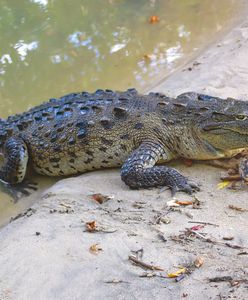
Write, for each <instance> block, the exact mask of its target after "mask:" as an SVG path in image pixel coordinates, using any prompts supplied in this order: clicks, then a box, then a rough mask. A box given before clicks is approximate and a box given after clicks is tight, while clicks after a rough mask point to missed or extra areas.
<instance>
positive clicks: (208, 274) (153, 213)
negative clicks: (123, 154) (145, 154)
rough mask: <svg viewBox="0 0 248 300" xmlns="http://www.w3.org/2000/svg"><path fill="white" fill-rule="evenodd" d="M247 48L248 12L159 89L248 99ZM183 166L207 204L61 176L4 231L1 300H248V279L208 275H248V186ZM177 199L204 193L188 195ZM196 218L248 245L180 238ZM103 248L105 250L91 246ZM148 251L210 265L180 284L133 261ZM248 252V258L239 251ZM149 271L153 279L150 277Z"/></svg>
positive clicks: (112, 174)
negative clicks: (239, 187) (223, 185)
mask: <svg viewBox="0 0 248 300" xmlns="http://www.w3.org/2000/svg"><path fill="white" fill-rule="evenodd" d="M247 46H248V19H247V20H243V17H242V18H241V19H240V23H239V24H238V22H237V24H236V25H235V27H234V28H233V29H232V30H231V31H230V32H228V33H227V34H225V35H224V36H222V37H221V38H220V39H219V40H218V41H217V42H215V43H213V44H212V45H211V46H209V47H207V49H206V50H205V51H204V52H203V53H201V54H200V55H199V56H198V57H197V58H195V59H193V60H192V61H191V62H190V63H188V64H187V65H185V66H184V67H183V68H182V69H180V70H177V71H176V72H174V73H173V74H171V75H170V76H169V77H168V78H166V79H165V80H163V82H160V83H159V84H157V85H156V87H154V88H153V89H152V90H153V91H156V92H163V93H165V94H169V95H170V96H177V95H179V94H180V93H183V92H187V91H195V92H200V93H205V94H210V95H214V96H220V97H234V98H241V99H245V98H246V99H247V100H248V84H247V82H248V56H247ZM175 91H176V94H175ZM177 168H178V170H179V171H181V172H182V173H183V174H185V175H186V176H188V177H190V178H191V179H193V180H195V181H197V182H199V183H200V184H201V191H200V192H199V193H197V194H196V195H195V196H196V197H197V199H198V200H199V201H200V204H199V209H195V208H193V207H192V206H188V207H180V208H179V210H174V211H173V210H168V207H167V205H166V203H167V202H168V201H170V200H171V196H170V192H169V191H165V192H163V193H159V191H158V190H157V189H154V190H141V191H134V190H130V189H128V187H126V186H125V184H124V183H123V182H121V179H120V176H119V170H103V171H96V172H91V173H86V174H83V175H81V176H78V177H73V178H68V179H64V180H60V181H59V182H57V183H56V184H55V185H53V186H52V187H51V188H49V189H48V190H47V191H45V192H44V193H43V195H42V197H40V199H38V200H37V202H36V203H35V204H34V205H33V206H32V210H29V213H28V214H27V215H24V216H23V217H20V218H18V219H17V220H15V221H13V222H11V223H9V224H8V225H6V226H5V227H4V228H2V229H1V231H0V244H1V247H0V264H1V270H0V278H1V279H0V299H4V300H5V299H10V300H11V299H18V300H19V299H99V298H103V299H108V298H110V297H111V298H113V299H114V298H116V299H133V298H139V299H140V298H143V299H151V298H154V299H163V298H165V297H166V299H178V298H181V297H184V296H183V295H187V296H185V297H186V299H220V298H221V299H227V298H228V297H236V298H237V299H245V298H246V297H247V288H246V284H242V283H241V284H240V285H238V286H235V287H232V286H231V285H230V283H229V282H219V283H209V282H208V278H212V277H216V276H220V277H221V276H231V277H232V278H233V279H238V278H240V279H241V278H247V275H248V265H247V251H248V250H247V249H248V242H247V241H248V232H247V228H248V218H247V214H248V212H247V211H244V212H241V211H235V210H232V209H230V205H235V206H236V207H241V208H243V209H246V210H248V203H247V201H246V200H247V190H246V191H245V190H244V191H236V192H234V191H230V190H228V189H217V184H218V183H219V177H220V171H221V170H220V169H216V168H214V167H210V166H206V165H204V164H195V165H193V166H192V167H187V166H184V165H182V164H181V163H177ZM96 187H97V188H96ZM93 193H102V194H103V195H108V196H113V197H112V198H110V199H109V200H108V201H107V202H104V203H103V204H99V203H97V202H96V201H94V200H92V197H91V196H90V195H91V194H93ZM176 198H177V199H180V200H181V201H192V199H194V197H192V196H188V195H185V194H181V193H179V194H177V196H176ZM158 220H159V221H158ZM163 220H164V221H163ZM166 220H169V221H168V222H169V223H167V222H166ZM92 221H96V224H97V226H99V228H105V229H104V230H105V231H104V230H103V231H99V232H92V233H91V232H87V230H86V227H85V224H86V223H87V222H92ZM192 221H193V222H196V223H197V221H202V222H206V223H208V224H214V225H207V224H205V227H204V228H202V229H201V231H199V233H201V234H206V236H207V237H211V238H212V239H215V240H218V241H223V237H233V240H232V241H231V242H230V243H232V244H235V245H239V246H240V247H241V248H240V249H234V248H230V247H226V246H223V245H220V244H218V245H215V244H211V243H207V242H206V241H202V240H201V239H197V238H195V239H194V238H192V237H191V239H192V241H186V240H185V241H184V240H183V241H180V240H179V241H177V242H176V241H175V240H173V239H172V238H171V237H172V236H179V235H180V234H181V233H182V232H183V231H184V230H185V228H189V227H192V226H193V225H194V224H190V222H192ZM161 236H162V237H163V238H162V239H161ZM96 244H98V245H99V246H100V248H101V249H102V250H100V251H99V252H98V253H92V251H89V249H90V247H92V245H96ZM141 248H142V249H143V251H144V255H143V258H142V259H143V260H144V261H145V262H147V263H148V264H154V265H156V266H160V267H161V268H162V269H164V270H165V272H162V273H163V274H167V272H172V271H175V270H177V268H176V267H175V266H178V265H185V264H188V263H189V262H192V261H194V260H195V259H196V258H197V257H201V258H202V259H203V261H204V263H203V265H202V266H201V267H200V268H199V269H196V270H195V271H194V273H192V274H190V275H188V276H187V277H186V278H185V279H183V280H182V281H180V282H175V280H174V279H165V278H161V277H153V275H152V273H157V274H158V272H151V271H149V272H148V271H147V270H146V271H145V270H143V269H142V268H140V267H138V266H135V265H133V264H131V262H130V261H129V260H128V256H129V255H130V254H132V252H131V251H133V250H134V251H137V250H139V249H141ZM242 251H243V252H244V253H245V252H246V254H244V255H239V253H241V252H242ZM146 272H148V273H147V274H148V275H147V276H148V277H141V276H145V275H144V273H146ZM149 274H150V275H149ZM149 276H150V277H149ZM199 295H201V297H199Z"/></svg>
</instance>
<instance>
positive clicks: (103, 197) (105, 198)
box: [91, 193, 113, 204]
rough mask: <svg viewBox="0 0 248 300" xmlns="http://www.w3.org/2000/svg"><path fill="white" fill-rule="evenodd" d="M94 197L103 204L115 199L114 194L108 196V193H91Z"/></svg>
mask: <svg viewBox="0 0 248 300" xmlns="http://www.w3.org/2000/svg"><path fill="white" fill-rule="evenodd" d="M91 197H92V199H93V200H95V201H97V202H98V203H100V204H103V203H104V202H106V201H108V200H110V199H113V196H106V195H103V194H100V193H98V194H92V195H91Z"/></svg>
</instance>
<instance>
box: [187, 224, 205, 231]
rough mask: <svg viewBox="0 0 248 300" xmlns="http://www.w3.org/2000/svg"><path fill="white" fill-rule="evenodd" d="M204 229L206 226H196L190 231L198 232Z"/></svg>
mask: <svg viewBox="0 0 248 300" xmlns="http://www.w3.org/2000/svg"><path fill="white" fill-rule="evenodd" d="M204 227H205V225H195V226H192V227H191V228H190V229H191V230H193V231H196V230H200V229H202V228H204Z"/></svg>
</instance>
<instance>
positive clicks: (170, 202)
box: [166, 199, 180, 207]
mask: <svg viewBox="0 0 248 300" xmlns="http://www.w3.org/2000/svg"><path fill="white" fill-rule="evenodd" d="M176 201H177V200H175V199H172V200H170V201H168V202H167V203H166V204H167V206H169V207H178V206H180V205H179V204H178V203H176Z"/></svg>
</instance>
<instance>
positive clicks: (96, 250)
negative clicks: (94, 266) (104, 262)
mask: <svg viewBox="0 0 248 300" xmlns="http://www.w3.org/2000/svg"><path fill="white" fill-rule="evenodd" d="M89 251H90V252H91V253H93V254H98V253H99V251H102V248H101V247H100V246H99V245H98V244H93V245H91V246H90V249H89Z"/></svg>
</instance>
